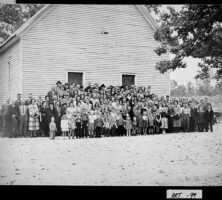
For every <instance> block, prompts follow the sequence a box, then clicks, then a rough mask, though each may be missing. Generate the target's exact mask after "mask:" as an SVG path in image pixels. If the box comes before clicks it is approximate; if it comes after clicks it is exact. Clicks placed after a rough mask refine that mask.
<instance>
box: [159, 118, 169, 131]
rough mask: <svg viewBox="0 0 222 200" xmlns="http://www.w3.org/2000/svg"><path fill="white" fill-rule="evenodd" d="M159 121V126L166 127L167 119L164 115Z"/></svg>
mask: <svg viewBox="0 0 222 200" xmlns="http://www.w3.org/2000/svg"><path fill="white" fill-rule="evenodd" d="M161 123H162V125H161V128H165V129H168V119H167V118H166V117H163V118H162V119H161Z"/></svg>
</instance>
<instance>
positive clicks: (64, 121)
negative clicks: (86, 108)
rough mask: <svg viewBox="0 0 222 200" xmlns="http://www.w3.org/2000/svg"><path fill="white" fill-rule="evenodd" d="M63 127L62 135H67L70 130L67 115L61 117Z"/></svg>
mask: <svg viewBox="0 0 222 200" xmlns="http://www.w3.org/2000/svg"><path fill="white" fill-rule="evenodd" d="M61 129H62V136H63V137H66V135H67V133H68V131H69V124H68V119H67V116H66V115H63V116H62V119H61Z"/></svg>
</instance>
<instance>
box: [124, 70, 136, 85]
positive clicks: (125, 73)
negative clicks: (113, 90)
mask: <svg viewBox="0 0 222 200" xmlns="http://www.w3.org/2000/svg"><path fill="white" fill-rule="evenodd" d="M123 75H131V76H134V77H135V78H134V85H135V86H137V73H131V72H121V78H120V79H121V85H122V83H123Z"/></svg>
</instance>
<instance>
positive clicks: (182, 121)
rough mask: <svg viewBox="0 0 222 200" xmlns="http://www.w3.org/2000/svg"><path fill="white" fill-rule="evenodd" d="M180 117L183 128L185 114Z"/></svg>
mask: <svg viewBox="0 0 222 200" xmlns="http://www.w3.org/2000/svg"><path fill="white" fill-rule="evenodd" d="M180 119H181V128H182V130H183V129H184V126H185V120H184V114H182V115H181V117H180Z"/></svg>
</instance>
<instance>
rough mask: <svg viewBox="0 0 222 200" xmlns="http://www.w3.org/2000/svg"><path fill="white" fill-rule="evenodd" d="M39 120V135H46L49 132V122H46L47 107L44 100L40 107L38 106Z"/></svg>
mask: <svg viewBox="0 0 222 200" xmlns="http://www.w3.org/2000/svg"><path fill="white" fill-rule="evenodd" d="M40 113H41V120H40V130H41V135H42V136H46V135H48V132H49V126H48V124H49V122H48V108H47V107H46V101H44V102H43V103H42V107H41V108H40Z"/></svg>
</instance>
